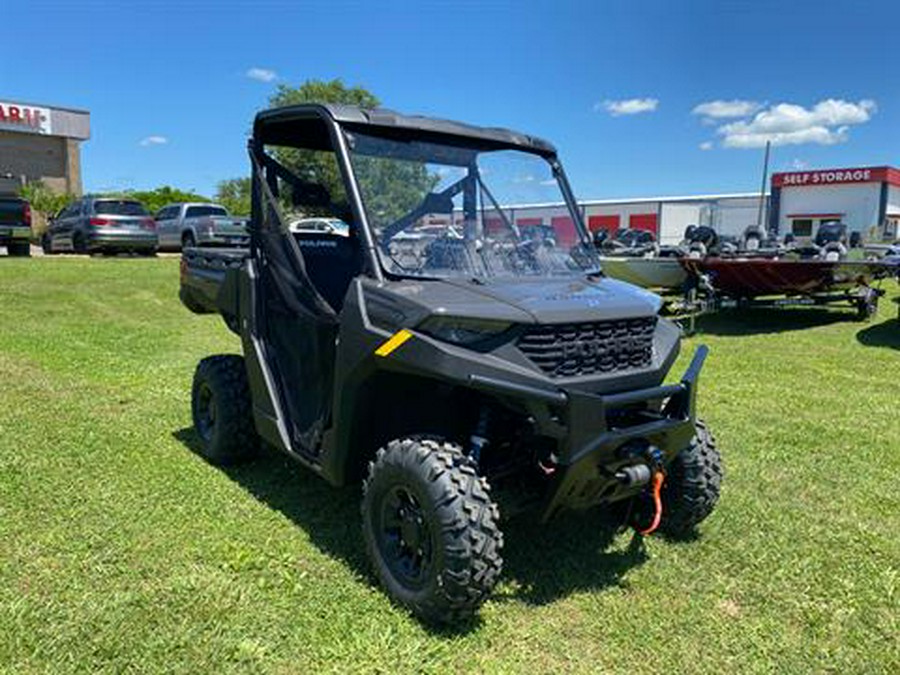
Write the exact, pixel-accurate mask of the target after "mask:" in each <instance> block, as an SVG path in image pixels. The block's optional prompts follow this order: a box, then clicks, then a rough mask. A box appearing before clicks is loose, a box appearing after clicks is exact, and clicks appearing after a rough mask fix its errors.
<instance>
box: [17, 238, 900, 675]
mask: <svg viewBox="0 0 900 675" xmlns="http://www.w3.org/2000/svg"><path fill="white" fill-rule="evenodd" d="M35 253H37V252H35ZM886 288H888V297H886V298H884V300H883V301H882V303H881V307H880V310H879V314H878V315H877V316H876V317H875V318H874V319H873V320H872V321H870V322H868V323H859V322H856V321H854V320H853V319H852V312H850V311H847V312H840V311H833V310H819V309H792V310H783V311H777V310H771V311H769V312H767V313H766V314H765V320H764V321H763V320H762V319H763V318H764V317H763V315H762V314H760V313H758V312H746V313H742V314H740V315H735V314H720V315H717V316H715V317H708V318H706V319H704V320H703V321H702V322H701V324H700V333H699V334H698V335H697V336H695V337H692V338H690V339H689V340H688V341H687V344H686V345H685V347H684V349H683V350H682V356H681V359H680V363H679V364H677V365H676V367H675V368H673V373H677V372H681V370H682V369H683V368H684V365H685V361H686V358H687V356H688V355H689V353H690V352H691V351H692V348H693V346H694V345H696V344H698V343H700V342H703V343H706V344H708V345H709V346H710V348H711V356H710V359H709V362H708V367H707V368H708V369H707V370H706V371H705V372H704V383H703V384H704V386H703V389H702V394H701V397H702V401H701V404H702V409H703V410H704V415H705V417H706V418H707V421H708V422H709V423H710V425H711V427H712V428H713V429H714V430H715V431H716V434H717V438H718V442H719V447H720V449H721V451H722V454H723V457H724V461H725V463H726V466H727V468H728V475H727V479H726V483H725V485H724V487H723V496H722V500H721V503H720V505H719V507H718V509H717V511H716V512H715V513H714V514H713V516H712V517H711V518H710V519H709V520H708V521H707V522H706V523H704V525H703V526H702V527H701V534H700V535H699V538H698V539H697V540H696V541H695V542H692V543H691V544H690V545H683V544H678V543H674V542H670V541H667V540H666V539H664V538H659V537H653V538H650V539H648V540H646V541H644V542H641V541H640V540H639V539H637V538H634V537H633V536H632V534H631V533H630V532H629V533H616V532H614V531H611V530H610V528H609V526H608V524H607V523H606V522H605V521H604V520H603V518H602V517H601V516H600V515H599V514H598V513H596V512H589V513H586V514H584V515H582V516H581V517H578V518H575V519H568V518H567V519H564V520H563V521H560V522H558V523H555V524H553V525H552V526H551V527H548V528H544V529H541V528H536V527H534V526H533V524H530V523H527V522H524V523H523V522H515V521H513V522H512V523H510V524H509V525H507V526H506V531H507V533H508V534H507V546H506V549H505V554H506V559H507V564H506V569H505V571H504V576H503V578H502V581H501V583H500V585H499V587H498V589H497V591H496V592H495V594H494V598H493V599H492V600H490V601H489V602H488V603H487V604H486V605H485V608H484V610H483V611H482V612H481V619H480V620H479V621H477V622H475V623H474V624H471V625H466V626H463V627H461V628H459V629H458V630H457V631H455V632H449V633H448V632H442V631H433V630H431V629H428V628H426V627H424V626H423V625H422V624H420V623H418V622H417V621H415V620H414V619H412V618H411V617H410V616H409V615H408V614H407V613H405V612H403V611H402V610H400V609H398V608H396V607H395V606H393V605H392V604H391V603H390V601H389V600H388V599H387V597H386V596H385V595H384V594H383V593H382V592H381V591H380V590H379V589H378V588H377V586H376V585H375V583H374V580H373V578H372V577H371V575H370V572H369V571H368V566H367V563H366V561H365V558H364V553H363V549H362V546H361V544H360V541H359V539H360V537H359V534H358V533H359V516H358V508H359V507H358V499H359V495H358V489H356V488H350V489H346V490H343V491H338V492H334V491H333V490H332V489H330V488H328V487H327V486H326V485H325V484H324V483H322V482H320V481H319V480H318V479H317V478H315V477H314V476H313V475H312V474H311V473H309V472H307V471H305V470H302V469H300V468H298V467H296V466H295V465H293V464H291V463H290V462H289V461H288V460H286V459H283V458H282V457H280V456H276V455H274V454H266V455H264V456H263V457H262V459H260V460H259V461H258V462H257V463H255V464H252V465H250V466H246V467H243V468H235V469H228V470H220V469H216V468H214V467H212V466H210V465H208V464H206V463H205V462H203V461H202V460H201V459H199V457H198V456H197V455H196V454H195V452H194V449H195V448H196V438H195V437H194V435H193V434H194V432H193V431H192V430H191V422H190V411H189V397H190V382H191V376H192V373H193V368H194V365H195V364H196V362H197V360H198V359H199V358H201V357H202V356H204V355H206V354H210V353H218V352H235V351H239V344H238V342H237V339H236V338H235V337H234V336H233V335H231V334H230V333H229V332H228V331H227V330H226V328H225V327H224V325H223V324H222V322H221V320H220V319H219V318H218V317H215V316H210V317H198V316H194V315H191V314H190V313H189V312H187V311H186V310H185V309H184V308H183V307H182V306H181V305H180V304H179V302H178V298H177V290H178V257H177V256H160V257H159V258H156V259H136V258H124V257H122V258H114V259H107V260H103V259H100V258H90V257H86V256H66V257H53V258H47V257H45V258H40V257H35V258H34V259H32V260H25V259H21V260H12V259H6V258H3V259H0V305H2V307H3V308H4V316H5V320H4V321H2V322H0V467H2V470H0V616H3V617H4V619H3V625H4V629H3V631H2V636H0V663H2V664H4V666H3V669H8V672H67V671H74V670H82V671H96V670H100V669H105V671H106V672H123V671H136V672H157V671H166V672H185V673H187V672H198V671H201V670H208V671H213V672H250V671H252V672H313V671H317V670H320V669H322V668H326V667H333V664H334V663H343V664H345V666H347V669H348V670H353V669H354V666H353V665H352V664H357V667H358V668H359V669H366V670H375V671H391V672H410V671H423V672H457V671H469V672H486V671H490V672H508V671H513V670H517V671H520V670H524V669H526V668H527V669H528V670H532V671H535V672H560V671H571V672H603V671H607V670H611V669H615V670H618V671H624V670H629V671H631V672H659V671H660V670H663V669H664V670H666V671H670V672H688V671H690V672H722V671H723V670H724V671H727V672H773V671H778V672H792V673H795V672H823V671H829V672H831V671H833V672H866V673H879V672H883V673H890V672H897V671H898V669H900V655H898V650H897V642H896V641H897V635H898V632H900V626H898V623H897V622H898V615H897V611H896V608H897V603H898V596H897V592H898V591H897V578H898V567H897V565H898V560H900V540H898V538H897V536H896V533H897V532H898V531H900V502H898V492H897V490H896V482H895V477H896V476H897V474H898V471H900V456H898V453H897V452H896V450H897V447H896V439H897V438H900V416H898V415H897V397H896V392H897V382H898V381H900V359H898V353H900V327H898V324H897V318H896V316H897V306H896V305H895V304H894V303H893V302H890V300H893V299H896V298H897V296H898V287H897V284H896V282H893V281H891V282H888V283H887V284H886ZM798 382H803V385H802V386H798ZM336 514H337V515H336ZM0 670H2V669H0Z"/></svg>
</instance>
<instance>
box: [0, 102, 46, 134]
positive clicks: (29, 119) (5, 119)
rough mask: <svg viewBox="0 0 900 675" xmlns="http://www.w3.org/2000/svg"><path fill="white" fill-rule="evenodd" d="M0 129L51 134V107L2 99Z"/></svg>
mask: <svg viewBox="0 0 900 675" xmlns="http://www.w3.org/2000/svg"><path fill="white" fill-rule="evenodd" d="M0 129H3V130H8V131H24V132H27V133H32V134H49V133H51V129H50V109H49V108H40V107H38V106H33V105H23V104H21V103H8V102H6V101H0Z"/></svg>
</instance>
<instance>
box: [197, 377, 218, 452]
mask: <svg viewBox="0 0 900 675" xmlns="http://www.w3.org/2000/svg"><path fill="white" fill-rule="evenodd" d="M195 423H196V425H197V433H199V434H200V438H202V439H203V440H204V441H206V442H207V443H208V442H209V441H210V440H211V439H212V435H213V429H215V426H216V400H215V398H214V397H213V394H212V390H211V389H210V388H209V385H208V384H206V383H203V384H201V385H200V386H199V387H198V388H197V402H196V410H195Z"/></svg>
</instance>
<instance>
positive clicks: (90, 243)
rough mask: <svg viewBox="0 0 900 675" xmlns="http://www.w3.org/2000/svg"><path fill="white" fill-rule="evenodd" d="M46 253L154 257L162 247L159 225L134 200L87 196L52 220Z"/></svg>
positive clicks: (46, 233)
mask: <svg viewBox="0 0 900 675" xmlns="http://www.w3.org/2000/svg"><path fill="white" fill-rule="evenodd" d="M41 246H42V247H43V249H44V253H46V254H51V253H60V252H64V251H73V252H75V253H119V252H123V251H127V252H134V253H139V254H142V255H154V254H155V253H156V250H157V248H158V247H159V240H158V238H157V236H156V222H155V221H154V220H153V218H151V217H150V214H149V213H148V212H147V209H145V208H144V205H143V204H141V203H140V202H138V201H135V200H134V199H123V198H120V197H95V196H87V197H82V198H81V199H78V200H76V201H74V202H72V203H71V204H69V205H68V206H67V207H65V208H64V209H63V210H62V211H60V212H59V213H58V214H56V217H55V218H53V220H51V221H50V224H49V226H48V227H47V231H46V232H45V233H44V236H43V238H42V239H41Z"/></svg>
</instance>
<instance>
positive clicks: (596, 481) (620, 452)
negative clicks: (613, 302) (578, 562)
mask: <svg viewBox="0 0 900 675" xmlns="http://www.w3.org/2000/svg"><path fill="white" fill-rule="evenodd" d="M707 353H708V349H707V347H705V346H702V345H701V346H700V347H698V348H697V350H696V351H695V353H694V357H693V359H692V360H691V363H690V365H689V366H688V368H687V370H686V371H685V373H684V375H683V376H682V377H681V380H680V381H679V382H678V383H677V384H669V385H660V386H655V387H649V388H645V389H636V390H633V391H626V392H624V393H618V394H590V393H586V392H582V391H566V392H564V391H561V390H556V391H552V390H546V389H538V388H532V387H523V386H522V385H517V384H513V383H508V382H504V381H500V380H494V379H491V378H485V377H479V376H477V375H473V376H470V384H471V385H472V386H473V387H475V388H477V389H481V390H483V391H487V392H490V393H494V394H498V395H505V396H517V397H518V398H520V399H521V400H527V401H529V409H530V413H531V415H532V417H533V418H534V420H535V423H536V427H537V429H538V430H539V432H540V433H545V434H548V435H551V436H553V437H556V438H557V439H558V442H559V448H560V454H559V457H558V462H557V465H556V468H555V471H554V474H553V478H552V485H551V487H550V490H549V492H548V494H547V497H546V501H545V504H544V506H543V509H542V511H543V517H544V519H547V518H550V517H551V516H553V515H555V514H556V513H557V512H559V511H561V510H564V509H581V508H587V507H589V506H593V505H595V504H599V503H603V502H612V501H617V500H620V499H625V498H627V497H630V496H633V495H634V494H636V493H637V492H640V490H641V489H642V487H640V486H638V487H633V486H627V485H624V484H623V483H621V482H620V481H619V480H618V479H617V478H616V477H615V474H616V472H617V471H618V470H620V469H622V468H623V467H625V466H628V465H633V464H635V463H639V462H641V461H643V460H642V459H640V450H641V449H643V448H650V447H652V448H655V449H658V451H659V456H660V457H661V461H662V463H663V464H664V465H667V464H668V463H669V462H671V461H672V460H673V459H674V458H675V456H676V455H677V454H678V453H679V452H680V451H681V450H682V449H684V448H685V447H686V446H687V445H688V444H689V443H690V441H691V439H692V438H693V436H694V434H695V428H694V422H695V419H696V401H697V387H698V382H699V377H700V371H701V369H702V368H703V362H704V361H705V359H706V355H707Z"/></svg>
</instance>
